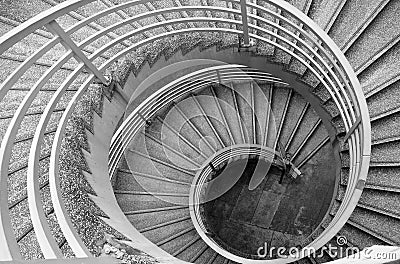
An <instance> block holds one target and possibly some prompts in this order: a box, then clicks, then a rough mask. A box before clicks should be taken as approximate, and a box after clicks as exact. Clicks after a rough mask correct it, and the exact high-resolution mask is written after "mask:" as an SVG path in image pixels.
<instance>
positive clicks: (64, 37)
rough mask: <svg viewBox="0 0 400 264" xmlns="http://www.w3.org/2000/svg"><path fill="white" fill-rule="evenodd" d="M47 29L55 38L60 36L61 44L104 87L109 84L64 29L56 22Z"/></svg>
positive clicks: (53, 21)
mask: <svg viewBox="0 0 400 264" xmlns="http://www.w3.org/2000/svg"><path fill="white" fill-rule="evenodd" d="M46 28H47V29H48V30H49V31H50V32H51V33H52V34H53V35H55V36H59V37H60V39H61V41H60V42H61V44H62V45H63V46H64V47H65V48H66V49H69V50H71V51H72V52H73V53H74V55H75V57H76V58H77V59H78V60H79V61H81V62H82V63H83V64H85V66H86V68H87V69H88V70H89V71H90V72H92V73H93V74H94V75H95V76H96V78H98V79H99V80H100V81H101V82H102V83H103V84H104V85H107V84H108V80H107V78H106V77H105V76H104V75H103V74H102V73H101V72H100V71H99V69H97V67H96V66H95V65H94V64H93V62H92V61H91V60H90V59H89V58H88V57H86V55H85V54H84V53H83V52H82V50H81V48H80V47H78V46H77V45H76V44H75V42H74V41H73V40H72V39H71V38H70V37H69V36H68V34H67V33H66V32H65V31H64V29H62V27H61V26H60V25H59V24H58V23H57V22H56V21H55V20H52V21H50V22H49V23H48V24H47V25H46Z"/></svg>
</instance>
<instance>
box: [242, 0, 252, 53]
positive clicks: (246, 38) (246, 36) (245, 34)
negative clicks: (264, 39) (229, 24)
mask: <svg viewBox="0 0 400 264" xmlns="http://www.w3.org/2000/svg"><path fill="white" fill-rule="evenodd" d="M240 9H241V12H242V25H243V45H244V46H245V47H248V46H250V39H249V24H248V21H247V8H246V0H240Z"/></svg>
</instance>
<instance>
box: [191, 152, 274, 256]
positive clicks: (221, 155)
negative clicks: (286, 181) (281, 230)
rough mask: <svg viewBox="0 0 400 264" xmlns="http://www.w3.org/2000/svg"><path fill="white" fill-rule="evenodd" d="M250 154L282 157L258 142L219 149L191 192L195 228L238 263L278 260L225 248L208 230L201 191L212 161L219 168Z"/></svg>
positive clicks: (195, 180) (216, 247)
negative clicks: (229, 161) (237, 253)
mask: <svg viewBox="0 0 400 264" xmlns="http://www.w3.org/2000/svg"><path fill="white" fill-rule="evenodd" d="M250 155H257V156H258V157H260V158H266V159H267V160H268V161H271V160H274V159H275V157H280V158H281V156H280V153H279V152H277V151H275V150H274V149H271V148H269V147H266V146H260V145H256V144H238V145H233V146H228V147H226V148H222V149H220V150H218V152H216V153H215V154H214V155H213V156H211V157H209V158H208V159H207V160H206V161H205V162H204V165H203V168H202V169H200V170H198V172H197V173H196V175H195V177H194V178H193V181H192V184H191V187H190V192H189V212H190V217H191V219H192V222H193V225H194V227H195V229H196V230H197V233H198V234H199V235H200V237H201V238H202V239H203V240H204V241H205V243H206V244H207V245H208V246H210V247H211V248H212V249H213V250H214V251H216V252H218V253H219V254H220V255H222V256H224V257H225V258H228V259H230V260H233V261H235V262H238V263H268V262H274V261H276V260H269V261H268V260H252V259H248V258H243V257H239V256H236V255H234V254H232V253H231V252H229V251H228V250H226V249H224V248H223V247H221V246H220V245H219V244H218V243H217V242H216V241H215V240H214V239H213V238H212V237H210V236H209V235H208V234H207V233H208V230H207V228H206V225H205V224H204V221H203V218H202V217H201V213H200V204H201V203H202V201H201V195H202V193H201V192H202V190H203V189H204V185H205V184H206V183H207V179H208V178H209V176H210V175H211V174H212V173H213V169H212V168H211V167H210V164H211V163H212V164H213V167H214V168H217V167H218V166H220V165H221V164H223V163H225V162H226V161H228V160H230V159H234V158H236V157H240V156H246V157H249V156H250Z"/></svg>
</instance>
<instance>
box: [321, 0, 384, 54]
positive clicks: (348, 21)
mask: <svg viewBox="0 0 400 264" xmlns="http://www.w3.org/2000/svg"><path fill="white" fill-rule="evenodd" d="M379 4H380V1H375V0H368V1H365V0H361V1H360V0H350V1H346V4H345V5H344V7H343V9H342V11H341V13H340V14H339V16H338V18H337V20H336V21H335V23H334V24H333V26H332V28H331V30H330V31H329V36H330V37H331V38H332V39H333V40H334V41H335V42H336V44H337V45H338V46H339V47H342V46H343V45H344V44H345V43H346V41H347V40H348V39H350V38H351V37H352V36H353V34H354V33H355V32H356V30H357V29H358V28H359V27H360V26H362V25H363V23H365V20H366V19H367V18H368V17H369V16H370V15H371V14H372V13H373V11H374V9H375V8H376V7H377V6H378V5H379Z"/></svg>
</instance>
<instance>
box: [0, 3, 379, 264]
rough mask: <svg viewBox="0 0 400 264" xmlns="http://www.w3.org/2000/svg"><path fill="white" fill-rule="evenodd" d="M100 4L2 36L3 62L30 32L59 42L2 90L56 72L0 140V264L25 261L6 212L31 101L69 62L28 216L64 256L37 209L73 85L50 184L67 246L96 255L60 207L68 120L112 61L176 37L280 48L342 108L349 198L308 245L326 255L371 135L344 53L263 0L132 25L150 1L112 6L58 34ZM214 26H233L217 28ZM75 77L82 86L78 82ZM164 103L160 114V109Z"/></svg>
mask: <svg viewBox="0 0 400 264" xmlns="http://www.w3.org/2000/svg"><path fill="white" fill-rule="evenodd" d="M94 1H95V0H69V1H65V2H63V3H61V4H59V5H57V6H54V7H52V8H50V9H49V10H47V11H45V12H43V13H41V14H39V15H37V16H35V17H34V18H32V19H30V20H28V21H27V22H25V23H23V24H21V25H20V26H18V27H16V28H14V29H13V30H11V31H10V32H8V33H6V34H5V35H3V36H2V37H1V38H0V54H5V53H7V52H8V51H9V50H12V49H13V48H14V45H16V44H18V43H20V42H21V41H22V40H24V39H25V38H27V37H28V36H29V35H30V34H33V33H34V32H35V31H37V30H40V29H42V28H43V27H45V28H46V29H47V30H48V31H49V32H51V33H52V34H53V38H52V39H50V40H49V41H48V42H47V43H46V44H44V45H43V46H40V47H37V49H36V50H35V51H34V52H33V53H32V54H29V55H28V57H27V58H25V60H24V61H23V62H22V63H21V64H19V65H18V67H17V68H16V69H15V70H14V71H13V72H12V74H10V75H9V76H8V77H7V78H6V80H4V81H3V83H2V84H1V86H0V100H3V99H4V97H5V96H6V95H7V94H8V93H10V92H11V91H12V90H13V89H14V88H15V87H16V86H17V85H18V81H19V80H20V79H21V78H22V77H23V76H25V75H26V74H29V69H31V68H32V67H33V66H34V65H35V63H36V62H38V61H40V60H47V61H48V62H49V63H51V66H50V67H49V68H48V69H47V70H46V71H45V72H44V73H43V74H42V75H41V76H40V77H38V79H37V82H36V83H35V84H34V86H33V87H32V88H31V89H30V90H29V92H28V93H27V95H26V96H25V98H24V99H23V101H22V102H21V103H20V105H19V107H18V109H17V110H16V111H15V113H14V116H13V118H12V119H11V121H10V123H9V126H8V128H7V131H6V133H5V134H4V136H3V139H2V142H1V147H0V156H1V157H2V159H1V161H0V205H1V206H0V244H1V245H2V246H1V247H0V260H12V259H21V254H20V251H19V246H18V244H17V242H16V239H15V237H14V234H13V229H12V227H11V221H10V216H9V210H8V207H7V201H8V192H7V178H8V172H9V170H8V169H9V165H10V158H11V154H12V150H13V145H14V142H15V139H16V136H17V134H18V131H19V128H20V124H21V122H22V121H23V119H24V116H25V114H26V113H27V111H28V109H29V107H30V105H31V103H32V102H33V101H34V99H35V98H37V96H38V94H39V92H40V91H41V89H42V88H43V87H44V86H45V85H46V84H47V83H49V82H50V80H51V78H52V77H54V76H56V74H57V73H58V72H60V71H61V70H62V68H63V66H65V65H67V64H68V65H70V63H71V62H72V63H73V64H74V65H75V66H76V67H75V69H74V70H73V71H72V72H70V73H69V75H68V77H67V78H66V79H65V80H64V81H63V83H62V84H61V85H60V87H59V88H58V89H57V91H56V92H55V93H54V94H53V96H52V98H51V100H50V102H49V103H48V104H47V106H46V108H45V110H44V112H43V114H42V115H41V119H40V122H39V125H38V126H37V129H36V132H35V135H34V139H33V141H32V144H31V149H30V154H29V161H28V167H27V168H28V170H27V171H28V173H27V182H28V184H27V190H28V201H29V210H30V213H31V218H32V223H33V227H34V231H35V233H36V236H37V239H38V242H39V245H40V247H41V250H42V252H43V254H44V257H45V258H59V257H62V254H61V251H60V249H59V248H58V245H57V243H56V242H55V239H54V238H53V236H52V234H51V231H50V228H49V226H48V223H47V221H46V218H45V213H44V211H43V207H42V205H41V202H40V192H39V181H38V177H39V171H38V161H39V156H40V149H41V146H42V144H43V137H44V133H45V131H46V126H47V124H48V123H49V120H50V118H51V115H52V113H53V111H54V109H55V106H56V105H57V103H58V102H59V101H60V99H61V98H62V96H63V95H64V94H65V92H66V90H67V89H68V87H69V86H70V85H72V84H78V85H79V89H78V90H77V91H76V92H75V94H74V96H73V97H72V98H71V99H70V100H69V103H68V106H67V108H66V109H65V111H64V113H63V115H62V118H61V119H60V120H59V126H58V127H57V131H56V134H55V137H54V140H53V143H52V150H51V155H50V170H49V182H50V189H51V196H52V202H53V206H54V210H55V213H56V216H57V220H58V222H59V224H60V227H61V230H62V232H63V234H64V236H65V237H66V239H67V241H68V244H69V245H70V246H71V248H72V250H73V252H74V253H75V255H76V256H77V257H86V256H90V253H89V251H88V249H87V248H86V247H85V245H84V243H83V242H82V240H81V238H80V237H79V235H78V234H77V232H76V230H75V229H74V227H73V225H72V222H71V220H70V219H69V216H68V212H67V210H66V208H65V206H64V204H63V200H62V196H61V189H60V183H59V180H60V179H59V170H60V168H59V162H58V161H59V157H60V150H61V147H60V146H61V142H62V139H63V135H64V132H65V129H66V125H67V120H68V119H69V117H70V116H71V114H72V112H73V110H74V106H75V105H76V103H77V102H78V100H79V99H80V98H81V97H82V96H83V95H84V93H85V92H86V91H87V89H88V87H89V86H90V85H91V84H92V83H93V81H95V80H96V79H98V80H99V81H100V82H101V83H103V84H107V83H108V79H107V78H106V77H105V75H106V74H105V73H106V71H108V69H110V68H111V67H112V66H113V64H114V63H115V62H117V61H118V60H119V59H121V58H123V57H124V56H125V55H126V54H129V53H130V52H132V51H135V50H137V49H138V48H140V47H143V46H145V45H148V44H152V42H154V41H156V40H161V39H164V38H168V37H170V36H174V35H177V34H195V33H196V34H197V33H202V32H205V33H208V32H217V33H223V34H231V35H238V36H239V37H240V38H242V37H244V43H248V40H247V38H248V37H250V38H253V39H255V40H257V41H258V42H264V43H268V44H270V45H272V46H274V47H276V48H280V49H282V50H283V51H285V52H286V53H288V54H290V55H291V56H292V57H293V58H294V59H296V60H298V61H299V62H301V63H302V64H303V65H305V66H306V67H307V69H308V70H309V71H310V72H311V73H313V74H314V75H315V76H316V77H317V78H318V80H319V81H320V82H321V84H322V85H324V87H325V88H326V90H327V91H328V92H329V93H330V95H331V97H332V99H333V101H334V102H335V104H336V106H337V107H338V109H339V112H340V116H341V118H342V120H343V123H344V125H345V129H346V132H351V133H349V134H348V135H347V136H346V139H347V140H348V145H349V152H350V157H351V160H350V176H349V184H348V188H347V189H346V194H345V197H344V199H343V202H342V205H341V207H340V209H339V210H338V212H337V214H336V215H335V217H334V219H333V220H332V222H331V223H330V225H329V226H328V228H327V229H326V230H325V231H324V232H323V233H322V234H321V235H320V236H319V237H318V238H317V239H315V240H314V241H313V242H312V243H311V246H314V247H316V248H319V247H321V246H322V245H324V244H325V243H326V242H327V241H328V240H329V239H330V238H331V237H333V235H335V234H336V233H337V232H338V231H339V230H340V228H341V227H342V226H343V224H344V223H345V221H346V220H347V219H348V218H349V216H350V215H351V213H352V211H353V209H354V207H355V206H356V204H357V201H358V199H359V197H360V195H361V192H362V183H363V181H365V179H366V176H367V172H368V165H369V155H370V130H371V129H370V123H369V116H368V110H367V105H366V101H365V98H364V95H363V92H362V89H361V87H360V84H359V82H358V80H357V78H356V75H355V74H354V71H353V69H352V68H351V66H350V64H349V63H348V61H347V60H346V58H345V57H344V55H343V54H342V52H341V51H340V49H339V48H338V47H337V46H336V45H335V44H334V42H333V41H332V40H331V39H330V38H329V37H328V36H327V34H326V33H325V32H323V30H322V29H320V28H319V27H318V26H317V25H316V24H315V23H314V22H313V21H312V20H311V19H309V18H308V17H307V16H306V15H304V14H303V13H301V12H300V11H299V10H297V9H295V8H293V7H292V6H291V5H289V4H288V3H286V2H285V1H283V0H266V1H265V2H266V3H268V4H270V5H272V6H273V7H274V8H271V9H267V8H265V7H262V6H259V5H257V4H253V3H247V2H245V1H239V0H227V1H226V2H227V3H228V2H229V3H230V4H232V6H240V7H241V10H239V9H233V8H228V7H217V6H179V7H167V8H163V9H154V6H153V8H148V9H147V10H148V11H146V12H144V13H141V14H137V15H135V16H132V17H127V15H126V14H128V13H129V12H128V11H127V10H128V9H129V8H131V7H135V6H139V5H145V6H148V5H151V3H152V1H151V0H140V1H138V0H136V1H129V2H126V3H123V4H119V5H115V6H111V5H106V6H105V7H104V9H103V10H101V11H99V12H97V13H95V14H93V15H90V16H88V17H86V18H84V19H82V20H78V21H77V22H76V23H75V24H74V25H73V26H71V27H69V28H62V27H61V26H60V24H62V23H60V21H62V19H63V17H64V16H66V15H68V14H71V12H76V11H77V10H78V9H82V8H85V6H86V5H88V4H90V3H91V2H94ZM227 6H228V5H227ZM247 8H250V9H252V10H257V11H258V12H259V13H261V14H268V15H269V16H271V17H272V18H273V20H267V19H264V18H262V17H259V16H256V15H254V14H252V13H247V12H243V10H246V9H247ZM125 11H126V12H125ZM189 11H199V12H192V14H195V15H196V16H192V15H191V16H187V17H182V18H179V19H166V17H168V16H167V15H168V14H172V13H177V12H179V13H181V14H182V13H183V12H186V14H188V12H189ZM282 11H284V13H285V14H286V16H285V17H284V16H282V15H281V12H282ZM121 12H122V13H123V14H125V15H123V17H124V19H121V20H119V21H118V22H115V23H114V24H109V25H105V26H104V27H102V28H100V29H98V30H97V31H94V32H93V30H92V31H88V32H90V34H89V33H88V36H86V37H85V38H84V39H83V40H80V41H74V39H75V36H74V34H76V33H77V32H79V30H85V29H87V28H88V26H89V25H92V24H93V23H95V22H96V21H98V20H99V19H100V18H107V16H109V15H112V14H115V13H116V14H119V15H120V16H121ZM216 13H218V14H219V17H214V14H216ZM199 14H202V15H199ZM221 14H222V17H221ZM245 14H247V17H244V15H245ZM232 15H233V16H232ZM160 16H161V17H162V18H163V19H160V22H155V23H152V24H149V25H146V26H142V27H140V26H138V25H140V23H138V22H140V21H142V20H144V19H148V18H157V17H158V18H159V17H160ZM288 16H289V17H290V19H289V18H288ZM235 17H241V19H239V20H235ZM247 19H249V20H252V21H254V22H255V23H254V24H253V23H249V24H245V25H243V22H246V21H247ZM103 20H104V19H103ZM110 21H114V20H110ZM277 21H279V23H277ZM257 23H264V24H267V25H269V26H270V27H271V28H272V29H271V30H269V29H265V28H262V27H259V26H257ZM132 24H134V25H135V27H132V30H130V31H126V27H125V26H128V25H132ZM178 24H180V25H182V24H185V25H187V26H186V28H181V29H178V28H175V27H174V26H176V25H178ZM218 25H229V26H228V27H219V26H218ZM300 25H302V26H300ZM231 26H235V27H231ZM240 27H242V28H243V30H238V28H240ZM122 28H124V29H125V32H124V33H121V35H116V34H115V33H114V32H115V31H116V30H118V29H122ZM247 31H248V34H247ZM111 33H113V36H114V37H113V38H112V39H111V40H110V41H109V42H107V43H105V44H103V45H100V46H99V45H98V44H97V43H96V41H98V40H99V39H100V38H102V37H105V36H108V35H109V34H111ZM256 33H257V34H262V35H263V36H264V35H267V36H269V37H263V36H261V35H257V34H256ZM135 36H145V37H144V38H143V39H141V40H139V41H136V42H134V43H132V45H123V48H122V49H114V48H115V46H116V45H118V44H120V43H125V42H126V41H131V40H132V37H135ZM280 43H285V44H286V45H287V46H289V48H286V47H284V46H282V45H281V44H280ZM60 44H61V45H62V46H64V47H65V49H66V51H65V52H61V51H60V49H59V46H60ZM88 48H90V49H88ZM83 50H91V51H92V52H91V53H90V52H89V53H87V52H86V51H85V53H84V52H83ZM60 52H61V53H60ZM49 54H50V55H51V56H52V57H53V58H56V59H54V60H53V61H50V60H48V59H46V58H47V57H46V56H48V55H49ZM72 58H74V59H75V60H76V61H78V63H75V62H73V61H72ZM78 79H79V80H81V81H78ZM161 105H162V104H160V105H154V106H156V107H160V106H161ZM141 113H142V114H143V115H145V116H146V117H150V116H151V114H152V113H153V112H152V111H150V110H149V109H148V110H146V111H145V112H141ZM142 121H143V120H142ZM142 121H141V122H142ZM140 125H142V123H136V125H135V126H140ZM116 138H117V137H116ZM123 142H125V141H119V140H117V139H116V140H115V141H114V142H113V144H112V148H111V149H112V151H111V153H110V154H111V155H110V157H111V159H110V161H111V163H110V172H113V170H115V164H116V163H117V161H118V158H117V159H114V158H113V157H114V156H116V157H118V152H119V151H120V150H121V149H122V148H121V145H120V144H122V143H123Z"/></svg>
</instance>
